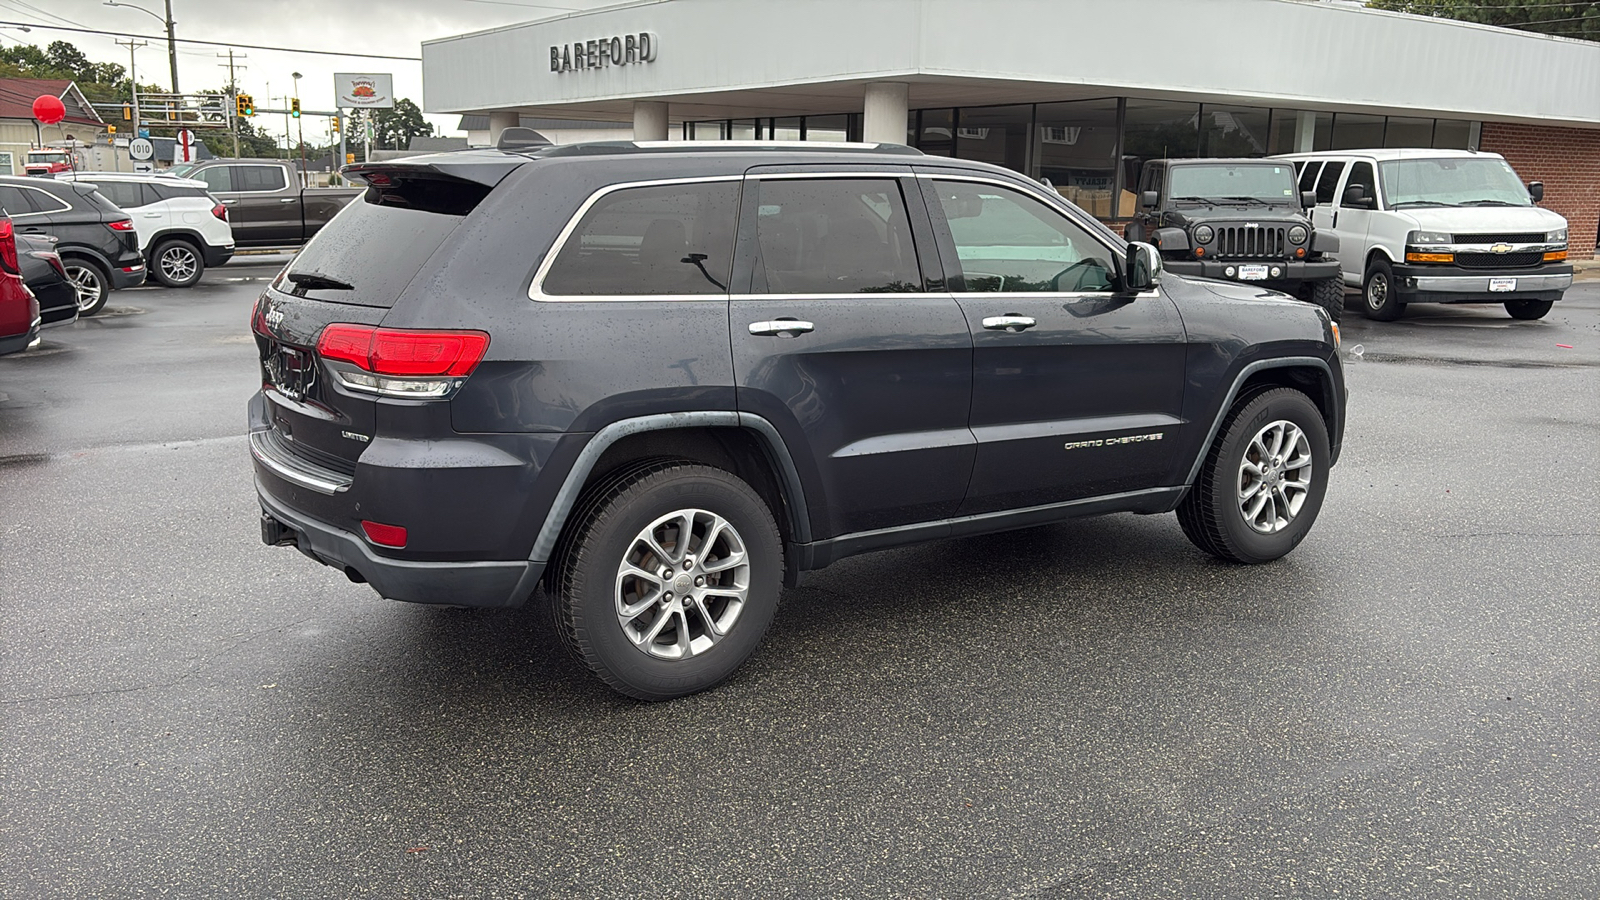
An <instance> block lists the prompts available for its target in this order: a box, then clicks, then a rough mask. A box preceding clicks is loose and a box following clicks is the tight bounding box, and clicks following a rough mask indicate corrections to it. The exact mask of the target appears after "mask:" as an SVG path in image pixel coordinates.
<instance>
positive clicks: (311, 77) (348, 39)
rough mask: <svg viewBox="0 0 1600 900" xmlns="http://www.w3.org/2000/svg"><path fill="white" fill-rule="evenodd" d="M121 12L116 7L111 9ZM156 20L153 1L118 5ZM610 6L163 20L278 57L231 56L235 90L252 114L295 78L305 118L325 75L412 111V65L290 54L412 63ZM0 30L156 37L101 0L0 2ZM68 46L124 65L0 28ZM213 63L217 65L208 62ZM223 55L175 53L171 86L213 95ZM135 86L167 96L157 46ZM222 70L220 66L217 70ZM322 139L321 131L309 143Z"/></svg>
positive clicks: (267, 5) (384, 3)
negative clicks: (369, 75)
mask: <svg viewBox="0 0 1600 900" xmlns="http://www.w3.org/2000/svg"><path fill="white" fill-rule="evenodd" d="M119 2H122V0H119ZM127 2H130V3H134V4H137V5H140V6H143V7H145V8H146V9H149V10H152V11H153V12H155V13H158V14H159V13H161V12H162V2H163V0H127ZM613 2H616V0H545V2H534V0H344V2H342V3H338V4H335V3H328V2H312V0H172V18H173V19H174V21H176V22H177V29H176V31H177V36H178V37H179V38H197V39H201V40H208V41H222V42H228V41H239V42H242V43H247V44H260V45H263V46H272V47H279V48H285V49H281V50H256V49H249V50H238V51H236V52H235V57H236V59H238V57H239V54H243V55H244V56H245V57H247V58H243V59H238V63H239V64H240V65H244V66H247V67H248V68H246V69H244V70H242V71H241V72H240V73H239V84H240V87H241V89H242V90H244V91H245V92H246V93H249V94H252V95H253V96H254V97H255V101H256V106H258V107H269V106H270V107H272V108H278V107H279V106H280V104H281V101H272V102H269V101H268V100H267V97H268V96H269V86H270V96H272V97H281V96H286V95H288V94H290V92H291V91H292V90H293V78H291V77H290V73H292V72H299V73H301V75H302V76H303V77H302V78H301V79H300V102H301V105H302V106H303V107H304V108H305V109H331V108H332V107H333V96H334V90H333V73H334V72H391V73H393V74H394V89H395V94H396V96H399V97H410V98H411V99H413V100H415V101H417V103H418V104H421V103H422V99H423V98H422V64H421V63H418V62H410V61H407V60H399V59H391V60H385V59H362V58H360V57H346V56H323V55H315V54H308V53H297V52H293V51H294V50H332V51H341V50H342V51H354V52H358V53H381V54H389V55H394V56H412V57H415V56H420V55H421V44H422V42H423V41H424V40H430V39H432V38H437V37H444V36H447V35H452V34H461V33H463V32H468V31H477V30H479V29H483V28H493V27H496V26H499V25H509V24H512V23H515V22H526V21H530V20H533V19H542V18H547V17H550V16H558V15H561V14H562V13H563V12H567V11H570V10H575V9H587V8H591V7H595V6H604V5H608V4H610V3H613ZM0 21H4V22H25V23H30V24H37V25H43V24H54V25H70V26H78V27H84V28H93V29H99V30H104V31H120V32H131V33H135V34H147V35H158V34H165V32H164V29H163V26H162V25H161V23H160V22H158V21H157V20H156V18H153V17H151V16H149V15H146V14H145V13H142V12H139V11H138V10H134V9H120V8H114V7H107V6H104V5H103V0H0ZM58 39H59V40H68V41H71V42H73V43H74V44H76V45H77V46H78V47H79V49H81V50H83V52H84V53H85V54H86V55H87V56H88V57H89V58H90V59H93V60H95V61H97V62H117V63H121V64H122V65H123V66H126V65H127V64H128V50H127V48H125V47H119V46H117V45H116V44H115V43H114V41H115V40H116V38H114V37H112V36H110V35H92V34H75V33H72V32H66V31H49V30H46V29H44V28H40V27H36V28H34V29H33V30H32V31H30V32H27V33H23V32H20V31H18V30H17V29H16V28H14V27H6V26H0V42H3V43H4V44H6V45H7V46H12V45H15V44H17V43H30V44H37V45H39V46H40V47H44V46H45V45H47V44H49V43H50V42H51V41H53V40H58ZM219 53H220V54H223V58H222V59H218V58H217V54H219ZM226 54H227V48H226V47H211V46H206V45H203V44H184V43H181V42H180V43H179V44H178V79H179V86H180V87H182V88H183V89H184V90H185V91H194V90H201V89H205V88H218V87H221V86H222V85H224V84H226V83H227V77H228V76H227V69H226V65H225V64H226V62H227V59H226ZM137 58H138V65H139V81H140V83H142V84H152V83H154V84H160V85H161V86H162V87H163V88H165V87H167V86H168V85H169V83H170V81H171V78H170V77H169V76H168V66H167V48H166V44H165V41H164V40H163V41H162V42H160V43H155V42H152V43H151V45H150V46H148V47H144V48H141V49H140V50H138V51H137ZM219 64H222V65H219ZM429 120H430V121H432V122H433V123H434V125H436V126H438V127H439V128H440V129H441V130H442V131H443V132H444V133H445V134H453V133H455V127H456V124H457V123H458V122H459V121H460V117H459V116H430V117H429ZM282 123H283V119H282V118H281V117H277V116H258V117H257V118H256V124H257V125H258V126H265V127H266V128H267V129H268V130H269V131H275V132H276V133H279V134H281V133H282V130H283V124H282ZM313 123H316V125H315V127H316V128H318V129H324V128H325V127H326V126H325V125H324V124H323V120H320V119H312V118H307V120H306V122H305V126H306V140H307V141H311V140H312V128H313ZM325 136H326V132H325V131H321V132H319V133H318V135H317V137H318V138H319V139H320V138H323V137H325Z"/></svg>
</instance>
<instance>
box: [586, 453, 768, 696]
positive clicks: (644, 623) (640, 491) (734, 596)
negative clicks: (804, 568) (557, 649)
mask: <svg viewBox="0 0 1600 900" xmlns="http://www.w3.org/2000/svg"><path fill="white" fill-rule="evenodd" d="M575 515H576V516H578V517H577V518H575V519H574V521H573V524H574V525H575V526H576V529H577V530H576V532H575V534H574V536H573V538H572V540H571V541H570V543H568V544H567V545H566V547H565V551H564V552H563V553H562V554H561V556H560V557H559V569H558V571H557V574H556V578H555V582H554V583H555V586H556V591H555V593H556V596H555V598H554V602H555V604H556V618H557V622H558V625H559V631H560V633H561V636H562V639H563V641H564V642H565V643H566V644H567V646H568V647H569V648H570V649H572V650H573V651H574V652H575V653H576V654H577V656H578V657H579V658H580V659H582V660H583V662H584V663H585V664H586V665H588V667H589V668H590V669H591V670H592V671H593V672H594V673H595V674H596V675H598V676H599V677H600V679H601V680H602V681H604V682H605V683H606V684H608V685H610V686H611V687H612V688H613V689H614V690H616V691H618V692H619V693H622V694H626V695H627V696H629V697H636V698H638V699H641V700H670V699H673V698H676V697H683V696H687V695H689V694H693V693H697V692H699V691H703V690H706V689H707V688H710V687H713V686H715V685H717V684H718V683H720V682H722V681H723V680H724V679H726V678H727V677H728V676H729V675H732V674H733V672H734V670H735V669H737V668H738V667H739V666H740V665H741V664H743V663H744V661H745V660H746V659H748V658H749V657H750V656H751V654H753V653H754V652H755V650H756V646H757V645H758V644H760V642H761V638H762V636H763V635H764V634H765V633H766V630H767V626H768V625H769V624H771V622H772V617H773V615H774V614H775V613H776V612H777V609H778V594H779V592H780V590H781V587H782V580H783V543H782V540H781V539H780V537H779V534H778V526H777V523H776V522H775V521H774V520H773V516H772V512H771V510H769V509H768V508H767V505H766V503H764V502H763V501H762V499H761V497H760V495H758V494H757V493H756V492H755V491H754V490H753V489H751V487H750V486H749V485H748V484H746V483H745V482H744V481H742V480H740V479H739V478H737V477H735V476H733V475H731V474H729V473H728V472H724V471H722V470H721V469H714V468H711V467H709V466H703V465H698V464H694V463H689V462H680V461H664V462H658V463H655V464H653V465H650V466H648V467H644V468H641V469H638V470H636V471H634V472H632V473H631V474H629V475H627V476H626V477H624V478H621V479H613V480H610V481H609V482H608V483H607V484H605V485H603V486H602V487H601V488H600V489H599V492H598V493H597V494H596V495H594V496H591V497H589V498H588V499H587V501H586V502H583V503H580V504H579V508H578V510H577V511H575Z"/></svg>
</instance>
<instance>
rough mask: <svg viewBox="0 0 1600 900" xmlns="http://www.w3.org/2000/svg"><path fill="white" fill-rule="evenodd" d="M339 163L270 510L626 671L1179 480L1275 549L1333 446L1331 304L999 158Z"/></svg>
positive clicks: (1165, 490)
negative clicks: (863, 584) (1248, 274)
mask: <svg viewBox="0 0 1600 900" xmlns="http://www.w3.org/2000/svg"><path fill="white" fill-rule="evenodd" d="M346 174H348V175H349V176H350V177H351V178H352V179H359V180H360V181H361V182H362V183H364V184H366V185H367V189H366V193H365V195H364V196H363V197H361V198H359V199H357V200H356V201H355V202H353V203H351V204H350V205H349V206H347V207H345V209H344V211H343V212H341V213H339V215H338V216H337V217H336V218H334V220H333V221H332V222H331V223H329V224H328V226H327V227H326V228H324V229H323V230H322V231H320V232H318V233H317V235H316V237H314V238H312V240H311V242H310V243H309V244H307V245H306V248H305V249H304V250H303V251H301V253H300V254H299V255H298V256H296V257H295V259H294V261H293V262H291V263H290V264H289V266H288V267H287V269H286V270H285V271H284V272H283V273H282V274H281V275H279V276H278V278H277V279H276V280H275V281H274V282H273V283H272V285H271V286H270V287H268V288H267V289H266V290H265V291H264V292H263V293H262V295H261V298H260V300H259V301H258V303H257V305H256V309H255V315H254V319H253V323H252V327H253V330H254V332H255V337H256V344H257V348H258V350H259V352H260V362H261V378H262V387H261V390H260V391H259V392H258V393H256V394H255V396H254V397H253V398H252V399H251V401H250V451H251V453H252V454H253V455H254V457H255V476H256V490H257V493H258V496H259V499H260V502H261V509H262V517H261V532H262V538H263V540H264V541H265V542H266V543H268V544H274V545H281V546H293V547H296V548H298V549H299V550H300V551H301V552H302V553H304V554H306V555H307V556H310V557H311V558H312V559H314V560H316V561H318V562H320V563H323V564H325V565H329V566H333V567H336V568H338V569H339V570H341V571H343V572H344V573H345V574H346V575H347V576H348V577H349V578H350V579H351V580H352V581H356V582H364V583H367V584H370V585H371V586H372V587H373V588H374V589H376V590H377V591H378V593H380V594H382V595H383V596H385V597H390V598H394V599H397V600H410V601H416V602H420V603H436V604H453V605H461V606H490V607H492V606H517V605H521V604H523V603H524V602H526V601H528V600H529V599H530V598H531V597H534V596H536V590H535V589H536V587H538V586H540V585H542V586H543V588H544V589H543V591H540V592H537V596H540V597H541V598H544V599H548V600H549V601H550V602H551V603H553V604H554V608H555V612H556V619H557V620H558V621H559V623H560V633H561V634H562V635H563V638H564V640H565V641H566V643H567V644H568V645H569V646H570V647H571V648H572V649H573V650H574V651H575V652H576V653H577V655H578V656H579V658H581V659H582V660H583V661H584V662H585V663H586V664H587V665H589V666H590V667H591V668H592V669H593V670H594V671H595V672H596V673H597V674H598V675H599V676H600V677H601V678H602V679H604V680H605V681H606V683H608V684H610V685H611V686H612V687H614V688H616V689H617V690H618V691H621V692H622V693H625V694H628V695H630V696H633V697H640V698H646V699H665V698H669V697H678V696H682V695H684V694H688V693H692V692H694V691H699V690H703V689H705V688H708V687H710V686H712V685H714V684H716V683H717V682H719V681H721V680H722V679H724V678H726V677H728V676H729V675H730V674H731V673H732V672H733V671H734V670H735V669H736V668H737V667H738V666H739V664H740V663H741V662H743V661H744V660H745V659H746V658H747V657H748V656H749V655H750V654H751V653H753V652H754V651H755V649H756V646H757V644H758V643H759V642H760V640H761V636H762V634H763V633H764V632H765V631H766V629H767V626H768V624H769V623H770V622H771V621H772V618H773V613H774V612H775V611H776V609H777V605H778V598H779V594H780V592H781V590H782V586H783V585H784V584H786V583H788V584H793V583H795V581H796V579H798V578H799V576H800V575H801V573H803V572H805V571H806V570H808V569H818V568H821V567H822V566H826V565H828V564H829V563H831V562H833V561H834V560H837V559H841V558H843V557H846V556H849V555H851V554H854V553H863V552H866V551H870V550H879V549H882V548H886V547H895V546H900V545H905V544H911V543H915V542H918V541H929V540H938V539H942V538H953V537H962V536H967V535H975V534H984V533H991V532H997V531H1004V530H1007V529H1013V528H1026V527H1031V526H1035V525H1044V524H1047V523H1051V522H1059V521H1062V520H1064V519H1070V518H1073V517H1076V516H1089V515H1099V514H1103V513H1121V512H1132V513H1143V514H1151V513H1166V512H1176V513H1177V515H1178V522H1179V523H1180V524H1181V525H1182V528H1183V531H1184V533H1185V534H1186V535H1187V536H1188V537H1189V539H1190V540H1191V541H1193V542H1194V543H1195V544H1196V545H1198V546H1199V547H1200V548H1201V549H1202V550H1204V551H1205V552H1207V553H1210V554H1213V555H1215V556H1218V557H1220V558H1223V559H1226V560H1230V561H1236V562H1243V563H1259V562H1266V561H1268V560H1273V559H1277V558H1278V557H1281V556H1283V555H1284V554H1286V553H1288V552H1289V551H1290V550H1292V549H1294V547H1295V546H1296V545H1297V544H1299V543H1300V541H1301V540H1302V539H1303V538H1304V537H1305V536H1306V533H1307V532H1308V530H1309V529H1310V528H1311V524H1312V522H1313V521H1314V520H1315V519H1316V517H1317V511H1318V509H1319V508H1320V507H1321V505H1322V501H1323V496H1324V492H1325V491H1326V490H1327V486H1328V476H1329V470H1330V467H1331V466H1332V465H1333V464H1334V462H1335V460H1336V459H1337V458H1338V455H1339V444H1340V438H1341V436H1342V434H1343V431H1344V418H1345V417H1344V404H1345V388H1344V376H1343V374H1342V370H1341V368H1340V363H1339V354H1338V352H1337V334H1338V332H1337V329H1336V327H1335V326H1334V325H1333V323H1332V322H1330V321H1329V320H1328V317H1327V315H1326V314H1324V313H1323V312H1322V311H1321V310H1318V309H1315V308H1313V307H1310V306H1308V305H1306V304H1304V303H1300V302H1297V301H1295V300H1293V299H1291V298H1288V297H1283V296H1281V295H1279V294H1276V293H1274V292H1271V291H1262V290H1259V289H1256V288H1254V287H1249V286H1246V285H1238V284H1225V283H1222V282H1218V281H1207V280H1203V279H1190V278H1183V277H1179V276H1174V275H1164V274H1163V273H1162V272H1161V258H1160V256H1159V254H1157V253H1156V250H1155V248H1153V247H1151V246H1150V245H1148V244H1128V243H1125V242H1124V241H1123V240H1122V239H1121V238H1119V237H1118V236H1116V235H1115V234H1113V233H1112V232H1111V231H1110V230H1108V229H1106V228H1105V227H1104V226H1102V225H1101V224H1100V223H1099V222H1097V221H1095V220H1094V219H1093V218H1092V217H1090V216H1088V215H1086V214H1084V212H1083V211H1082V210H1080V209H1077V208H1076V207H1073V206H1071V205H1070V204H1068V203H1067V202H1066V201H1064V200H1062V199H1061V197H1060V196H1058V195H1057V194H1056V193H1055V192H1054V191H1049V190H1046V189H1044V188H1043V187H1041V186H1040V185H1038V184H1036V183H1034V182H1033V181H1031V180H1029V179H1027V178H1024V177H1022V176H1021V175H1018V174H1017V173H1015V172H1011V171H1007V170H1005V169H1001V168H998V167H995V166H990V165H985V164H982V163H976V162H964V161H960V160H954V159H942V158H937V157H929V156H924V155H922V154H921V153H918V152H917V151H915V150H911V149H909V148H906V147H893V146H867V145H862V146H860V147H858V148H848V149H847V148H843V147H829V146H818V147H817V148H815V149H809V148H807V149H801V148H796V147H792V146H783V145H774V146H771V147H744V146H738V145H730V144H719V143H711V144H695V143H691V142H683V143H677V142H674V143H673V144H672V145H670V146H666V145H663V146H650V145H635V144H634V143H632V142H620V143H606V144H576V145H572V146H567V147H554V148H551V147H545V148H543V149H534V150H527V151H520V152H519V151H513V150H511V149H504V150H474V151H463V152H459V153H449V154H440V155H437V156H417V157H411V158H409V159H403V160H394V161H391V162H374V163H368V164H362V165H358V166H354V167H349V168H347V169H346ZM914 616H915V613H914V612H909V611H908V612H907V618H908V619H911V618H913V617H914Z"/></svg>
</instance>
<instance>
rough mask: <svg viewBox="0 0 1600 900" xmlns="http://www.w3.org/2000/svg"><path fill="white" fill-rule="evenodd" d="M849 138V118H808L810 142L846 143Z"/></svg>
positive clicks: (807, 128) (807, 136)
mask: <svg viewBox="0 0 1600 900" xmlns="http://www.w3.org/2000/svg"><path fill="white" fill-rule="evenodd" d="M849 136H850V117H849V116H844V115H839V116H806V140H808V141H845V140H848V139H849Z"/></svg>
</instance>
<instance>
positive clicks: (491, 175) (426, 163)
mask: <svg viewBox="0 0 1600 900" xmlns="http://www.w3.org/2000/svg"><path fill="white" fill-rule="evenodd" d="M527 162H528V161H527V160H526V159H519V158H515V157H493V158H487V159H486V158H484V157H481V156H473V157H465V156H460V155H456V154H449V153H439V154H429V155H427V156H408V157H404V158H401V159H389V160H384V161H382V162H364V163H352V164H350V165H347V166H340V167H339V174H340V175H343V176H344V177H346V178H348V179H350V180H351V181H352V182H355V183H356V184H360V185H370V186H372V187H385V186H387V185H388V184H389V183H391V182H392V181H396V180H403V179H416V178H426V179H432V180H436V181H437V180H444V181H465V182H469V183H471V184H478V185H482V186H484V187H488V188H492V187H494V186H495V185H497V184H499V183H500V181H501V180H502V179H504V178H505V177H506V176H507V175H510V174H511V173H512V172H514V171H516V170H517V169H518V168H519V167H521V166H523V165H525V164H526V163H527Z"/></svg>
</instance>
